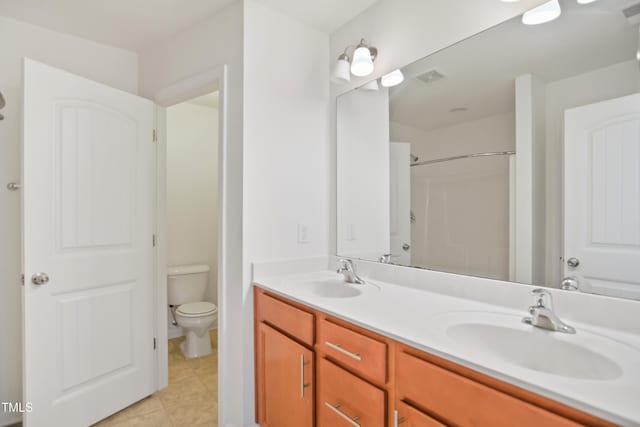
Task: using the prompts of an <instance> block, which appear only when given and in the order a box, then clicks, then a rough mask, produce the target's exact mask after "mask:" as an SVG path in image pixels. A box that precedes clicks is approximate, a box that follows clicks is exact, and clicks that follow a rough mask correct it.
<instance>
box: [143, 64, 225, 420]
mask: <svg viewBox="0 0 640 427" xmlns="http://www.w3.org/2000/svg"><path fill="white" fill-rule="evenodd" d="M216 90H218V91H219V107H218V123H219V126H218V141H219V145H218V280H217V281H218V283H217V293H218V341H219V342H224V341H225V339H224V337H226V334H227V325H226V322H225V320H224V319H225V315H226V313H225V312H226V307H227V303H226V300H227V292H226V289H227V288H228V286H229V284H228V283H227V279H226V278H227V271H228V268H227V267H228V266H227V263H228V261H227V257H226V252H225V247H226V242H227V239H228V237H227V232H226V230H227V227H226V224H227V217H226V211H225V209H224V206H225V199H226V196H227V195H226V191H225V183H226V176H227V169H226V167H225V162H224V160H225V153H227V152H228V150H227V147H228V145H227V144H228V141H227V129H228V127H227V126H228V123H227V66H226V65H223V66H221V67H218V68H215V69H211V70H207V71H204V72H202V73H199V74H196V75H194V76H192V77H190V78H187V79H185V80H182V81H179V82H177V83H174V84H172V85H170V86H167V87H165V88H163V89H161V90H160V91H158V92H157V93H156V95H155V96H154V101H155V102H156V104H157V105H158V106H159V107H160V108H158V113H157V117H156V129H157V132H158V134H157V144H158V146H157V198H156V200H157V212H156V214H157V216H156V221H157V223H156V224H157V231H156V234H157V246H156V274H157V283H158V286H157V296H156V299H157V309H158V311H157V326H156V327H157V331H156V337H157V339H158V351H157V356H156V368H157V369H156V386H157V388H158V389H161V388H164V387H166V386H167V384H168V357H167V353H168V336H167V335H168V334H167V332H168V329H167V328H168V323H167V309H166V307H167V218H166V211H167V198H166V176H167V161H166V160H167V159H166V155H167V138H166V131H165V130H166V110H165V108H166V107H169V106H171V105H175V104H178V103H180V102H184V101H188V100H190V99H193V98H195V97H198V96H201V95H205V94H207V93H211V92H214V91H216ZM219 351H220V350H219ZM224 352H225V348H224V346H223V347H222V353H224ZM224 356H225V355H224V354H223V355H221V357H219V358H218V360H219V361H218V371H219V372H225V368H226V363H227V360H228V358H227V357H224ZM221 379H222V377H221V376H220V375H219V376H218V391H219V392H218V401H219V402H221V401H222V400H223V398H224V397H225V396H226V394H225V392H224V391H223V390H222V389H221V388H222V385H223V381H221ZM218 408H219V411H221V410H222V408H223V405H221V404H218ZM218 416H219V419H220V420H222V419H223V418H222V417H220V414H219V415H218Z"/></svg>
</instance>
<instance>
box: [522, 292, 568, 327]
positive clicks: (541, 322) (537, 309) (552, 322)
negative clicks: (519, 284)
mask: <svg viewBox="0 0 640 427" xmlns="http://www.w3.org/2000/svg"><path fill="white" fill-rule="evenodd" d="M532 293H533V295H534V296H535V297H536V304H535V305H532V306H531V307H529V314H531V317H525V318H523V319H522V321H523V322H524V323H527V324H529V325H531V326H535V327H537V328H542V329H548V330H550V331H556V332H564V333H567V334H575V333H576V330H575V329H574V328H573V327H571V326H569V325H567V324H566V323H564V322H563V321H562V320H560V318H559V317H558V316H557V315H556V314H555V313H554V311H553V300H552V298H551V294H550V293H549V292H547V291H545V290H544V289H534V290H533V292H532ZM545 298H546V299H547V300H548V302H547V303H546V304H545Z"/></svg>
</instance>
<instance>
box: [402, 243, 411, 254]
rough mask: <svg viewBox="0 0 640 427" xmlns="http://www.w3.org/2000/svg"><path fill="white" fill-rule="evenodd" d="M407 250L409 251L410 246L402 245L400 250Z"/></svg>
mask: <svg viewBox="0 0 640 427" xmlns="http://www.w3.org/2000/svg"><path fill="white" fill-rule="evenodd" d="M409 249H411V245H410V244H408V243H405V244H404V245H402V250H403V251H405V252H407V251H408V250H409Z"/></svg>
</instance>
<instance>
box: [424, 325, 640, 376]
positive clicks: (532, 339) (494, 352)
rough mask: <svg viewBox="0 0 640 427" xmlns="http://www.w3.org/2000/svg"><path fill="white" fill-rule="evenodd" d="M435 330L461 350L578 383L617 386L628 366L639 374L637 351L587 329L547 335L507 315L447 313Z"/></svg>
mask: <svg viewBox="0 0 640 427" xmlns="http://www.w3.org/2000/svg"><path fill="white" fill-rule="evenodd" d="M434 326H436V327H437V328H438V329H439V331H440V333H441V335H442V337H443V338H445V339H446V340H448V341H449V342H450V343H451V344H453V345H455V346H457V347H461V346H464V347H465V349H466V350H470V351H474V352H476V353H480V354H482V355H483V356H485V357H490V358H493V359H494V360H496V361H502V362H506V363H509V364H511V365H515V366H519V367H521V368H525V369H530V370H533V371H537V372H541V373H546V374H551V375H556V376H562V377H568V378H574V379H581V380H591V381H613V380H616V379H618V378H620V377H621V376H622V375H623V372H624V370H625V366H627V367H629V368H630V369H633V370H636V369H638V366H636V365H637V363H635V362H634V360H635V361H638V360H640V352H639V351H637V350H636V349H634V348H633V347H629V346H627V345H624V344H622V343H619V342H618V341H615V340H612V339H608V338H606V337H604V336H601V335H598V334H594V333H590V332H586V331H583V330H579V331H578V333H576V334H575V335H570V334H564V333H561V332H552V331H547V330H543V329H540V328H535V327H532V326H530V325H526V324H523V323H521V320H520V318H519V317H518V316H513V315H508V314H498V313H489V312H456V313H448V314H445V315H442V316H439V317H437V318H435V319H434ZM609 355H611V356H609ZM614 358H615V360H614ZM627 362H629V363H627Z"/></svg>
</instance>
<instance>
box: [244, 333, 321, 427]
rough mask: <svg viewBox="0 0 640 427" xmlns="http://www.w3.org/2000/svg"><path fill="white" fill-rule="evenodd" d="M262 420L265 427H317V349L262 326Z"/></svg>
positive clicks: (260, 384) (260, 417)
mask: <svg viewBox="0 0 640 427" xmlns="http://www.w3.org/2000/svg"><path fill="white" fill-rule="evenodd" d="M258 334H259V339H258V349H257V353H256V354H257V357H258V375H259V382H258V405H259V412H258V421H259V422H260V425H262V426H263V427H289V426H291V427H312V426H313V402H314V398H313V393H314V391H313V390H314V387H313V372H314V367H313V366H314V365H313V352H311V351H310V350H309V349H307V348H306V347H304V346H302V345H300V344H298V343H296V342H295V341H293V340H291V339H290V338H287V337H286V336H285V335H283V334H281V333H280V332H278V331H276V330H275V329H273V328H271V327H269V326H267V325H266V324H264V323H260V325H259V326H258Z"/></svg>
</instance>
